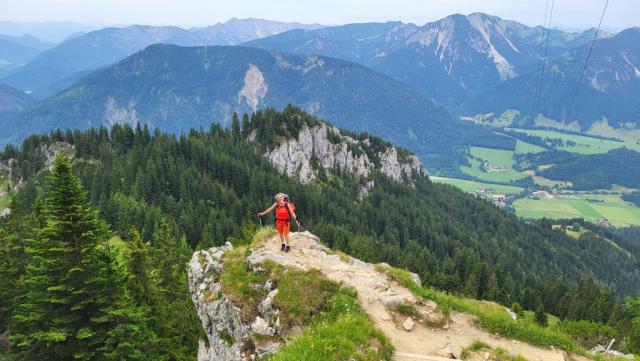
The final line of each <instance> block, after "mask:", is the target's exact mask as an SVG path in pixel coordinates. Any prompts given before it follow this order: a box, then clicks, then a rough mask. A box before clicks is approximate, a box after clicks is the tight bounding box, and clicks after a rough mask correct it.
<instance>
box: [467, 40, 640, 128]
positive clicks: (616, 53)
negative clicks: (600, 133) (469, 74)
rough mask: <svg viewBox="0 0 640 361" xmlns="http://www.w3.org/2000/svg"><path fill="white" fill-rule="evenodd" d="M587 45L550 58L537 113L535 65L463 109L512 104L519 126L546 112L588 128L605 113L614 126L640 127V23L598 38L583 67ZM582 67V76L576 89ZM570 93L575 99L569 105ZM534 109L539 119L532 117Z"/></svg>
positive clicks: (495, 110)
mask: <svg viewBox="0 0 640 361" xmlns="http://www.w3.org/2000/svg"><path fill="white" fill-rule="evenodd" d="M589 46H590V45H584V46H581V47H578V48H576V49H574V50H572V51H568V52H566V53H564V54H562V56H560V57H558V58H556V59H553V60H551V61H550V63H549V64H548V65H547V67H546V71H545V73H544V78H543V87H542V91H541V93H540V94H541V97H540V101H539V104H540V105H539V106H538V108H537V111H536V114H533V98H534V94H535V89H536V83H537V81H538V72H536V71H534V72H531V73H529V74H526V75H524V76H521V77H518V78H515V79H511V80H509V81H506V82H504V83H502V84H500V85H499V86H497V87H495V88H493V89H490V90H489V91H488V92H485V93H482V94H480V95H478V96H476V97H473V98H471V99H469V100H468V101H467V102H466V103H465V104H464V105H463V107H462V112H464V113H466V114H479V113H494V114H496V115H500V114H501V113H502V112H504V111H505V110H507V109H516V110H519V111H520V112H521V122H522V124H521V125H523V126H532V125H543V123H541V122H543V120H542V118H541V117H544V118H549V119H551V120H555V121H557V122H558V121H559V122H564V123H565V125H566V126H567V127H570V128H572V129H573V130H581V131H587V130H589V128H590V127H591V126H593V124H594V122H598V121H600V120H602V119H603V118H606V120H607V122H608V124H609V125H611V126H614V127H617V128H624V127H632V128H633V127H640V28H631V29H627V30H624V31H622V32H620V33H618V34H616V35H615V36H613V37H610V38H606V39H601V40H598V41H597V42H596V44H595V46H594V48H593V52H592V54H591V57H590V59H589V63H588V65H587V67H586V68H584V64H585V59H586V56H587V54H588V52H589ZM583 68H584V69H585V72H584V78H583V79H582V83H581V86H580V88H579V90H578V93H577V94H576V92H575V91H576V87H577V85H578V82H579V79H580V73H581V72H582V70H583ZM574 94H576V98H575V103H574V105H573V108H572V109H571V111H570V110H569V107H570V106H571V100H572V99H573V96H574ZM534 115H535V117H537V118H538V119H533V118H534ZM567 117H569V119H567ZM634 124H635V125H634Z"/></svg>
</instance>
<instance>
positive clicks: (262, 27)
mask: <svg viewBox="0 0 640 361" xmlns="http://www.w3.org/2000/svg"><path fill="white" fill-rule="evenodd" d="M321 27H322V25H320V24H301V23H285V22H281V21H272V20H264V19H253V18H249V19H237V18H232V19H230V20H229V21H227V22H225V23H218V24H215V25H213V26H207V27H202V28H193V29H190V31H191V32H192V33H193V34H195V35H196V36H198V37H199V38H200V39H201V40H202V41H203V45H238V44H241V43H244V42H247V41H250V40H254V39H260V38H264V37H266V36H273V35H276V34H280V33H283V32H285V31H289V30H293V29H319V28H321Z"/></svg>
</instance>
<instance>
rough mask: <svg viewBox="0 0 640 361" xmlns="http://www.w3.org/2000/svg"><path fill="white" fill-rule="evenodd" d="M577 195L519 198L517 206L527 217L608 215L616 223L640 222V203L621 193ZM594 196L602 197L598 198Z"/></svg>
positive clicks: (517, 210) (592, 217)
mask: <svg viewBox="0 0 640 361" xmlns="http://www.w3.org/2000/svg"><path fill="white" fill-rule="evenodd" d="M577 197H578V198H577V199H556V198H554V199H518V200H516V201H515V202H513V206H514V208H515V210H516V214H517V215H518V216H521V217H524V218H534V219H539V218H543V217H546V218H557V219H567V218H585V219H588V220H590V221H598V220H599V219H603V218H606V219H608V220H609V222H611V224H613V225H615V226H630V225H640V207H636V206H634V205H633V204H631V203H629V202H625V201H624V200H622V199H620V196H619V195H598V194H580V195H578V196H577ZM594 200H598V201H599V202H596V201H594Z"/></svg>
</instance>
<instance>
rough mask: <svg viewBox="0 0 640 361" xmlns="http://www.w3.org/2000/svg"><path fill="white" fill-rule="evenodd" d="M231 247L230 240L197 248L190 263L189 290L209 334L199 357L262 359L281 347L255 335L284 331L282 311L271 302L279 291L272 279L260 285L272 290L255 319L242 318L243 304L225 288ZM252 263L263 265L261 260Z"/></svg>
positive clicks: (238, 360) (225, 360)
mask: <svg viewBox="0 0 640 361" xmlns="http://www.w3.org/2000/svg"><path fill="white" fill-rule="evenodd" d="M231 249H233V246H232V245H231V244H230V243H228V242H227V244H225V245H224V246H222V247H214V248H211V249H208V250H202V251H198V252H196V253H195V254H194V256H193V258H192V259H191V262H190V263H189V290H190V292H191V298H192V300H193V303H194V305H195V307H196V312H197V314H198V317H199V318H200V320H201V321H202V327H203V328H204V330H205V333H206V335H207V340H206V341H205V340H200V344H199V347H198V361H244V360H255V359H262V358H264V357H265V356H268V355H271V354H273V353H274V352H275V351H276V350H277V349H278V348H279V347H280V342H278V341H269V340H267V341H265V342H260V343H256V342H254V340H253V337H252V336H253V335H254V334H257V335H260V336H264V337H267V338H268V337H270V336H274V335H275V334H278V333H281V332H282V329H281V328H280V325H279V323H280V322H279V318H278V313H279V311H278V310H276V309H274V308H273V307H272V306H271V301H272V300H273V297H274V296H275V295H276V294H277V292H278V289H277V288H275V284H274V283H273V282H270V281H267V282H266V283H265V284H264V285H261V287H264V289H265V290H268V291H269V293H268V295H267V297H266V298H265V299H264V300H262V302H260V305H259V306H258V311H259V313H258V315H257V316H256V317H255V319H254V320H253V321H252V322H247V321H245V320H243V317H242V308H241V307H240V306H238V305H234V304H233V302H232V301H231V300H230V299H229V298H228V297H227V296H226V295H225V294H224V293H223V292H222V285H221V284H220V282H219V280H220V275H221V274H222V272H223V265H222V256H223V254H224V252H226V251H229V250H231ZM250 264H252V265H253V266H254V267H256V268H257V267H260V264H259V263H250Z"/></svg>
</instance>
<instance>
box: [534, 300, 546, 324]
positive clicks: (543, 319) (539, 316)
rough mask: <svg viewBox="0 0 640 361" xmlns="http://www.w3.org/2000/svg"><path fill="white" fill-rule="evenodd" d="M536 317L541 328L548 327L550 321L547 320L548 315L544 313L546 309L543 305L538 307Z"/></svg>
mask: <svg viewBox="0 0 640 361" xmlns="http://www.w3.org/2000/svg"><path fill="white" fill-rule="evenodd" d="M535 317H536V322H537V323H538V324H539V325H540V326H543V327H547V325H548V324H549V320H548V319H547V313H546V312H545V311H544V307H543V306H542V305H539V306H538V307H536V312H535Z"/></svg>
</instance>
